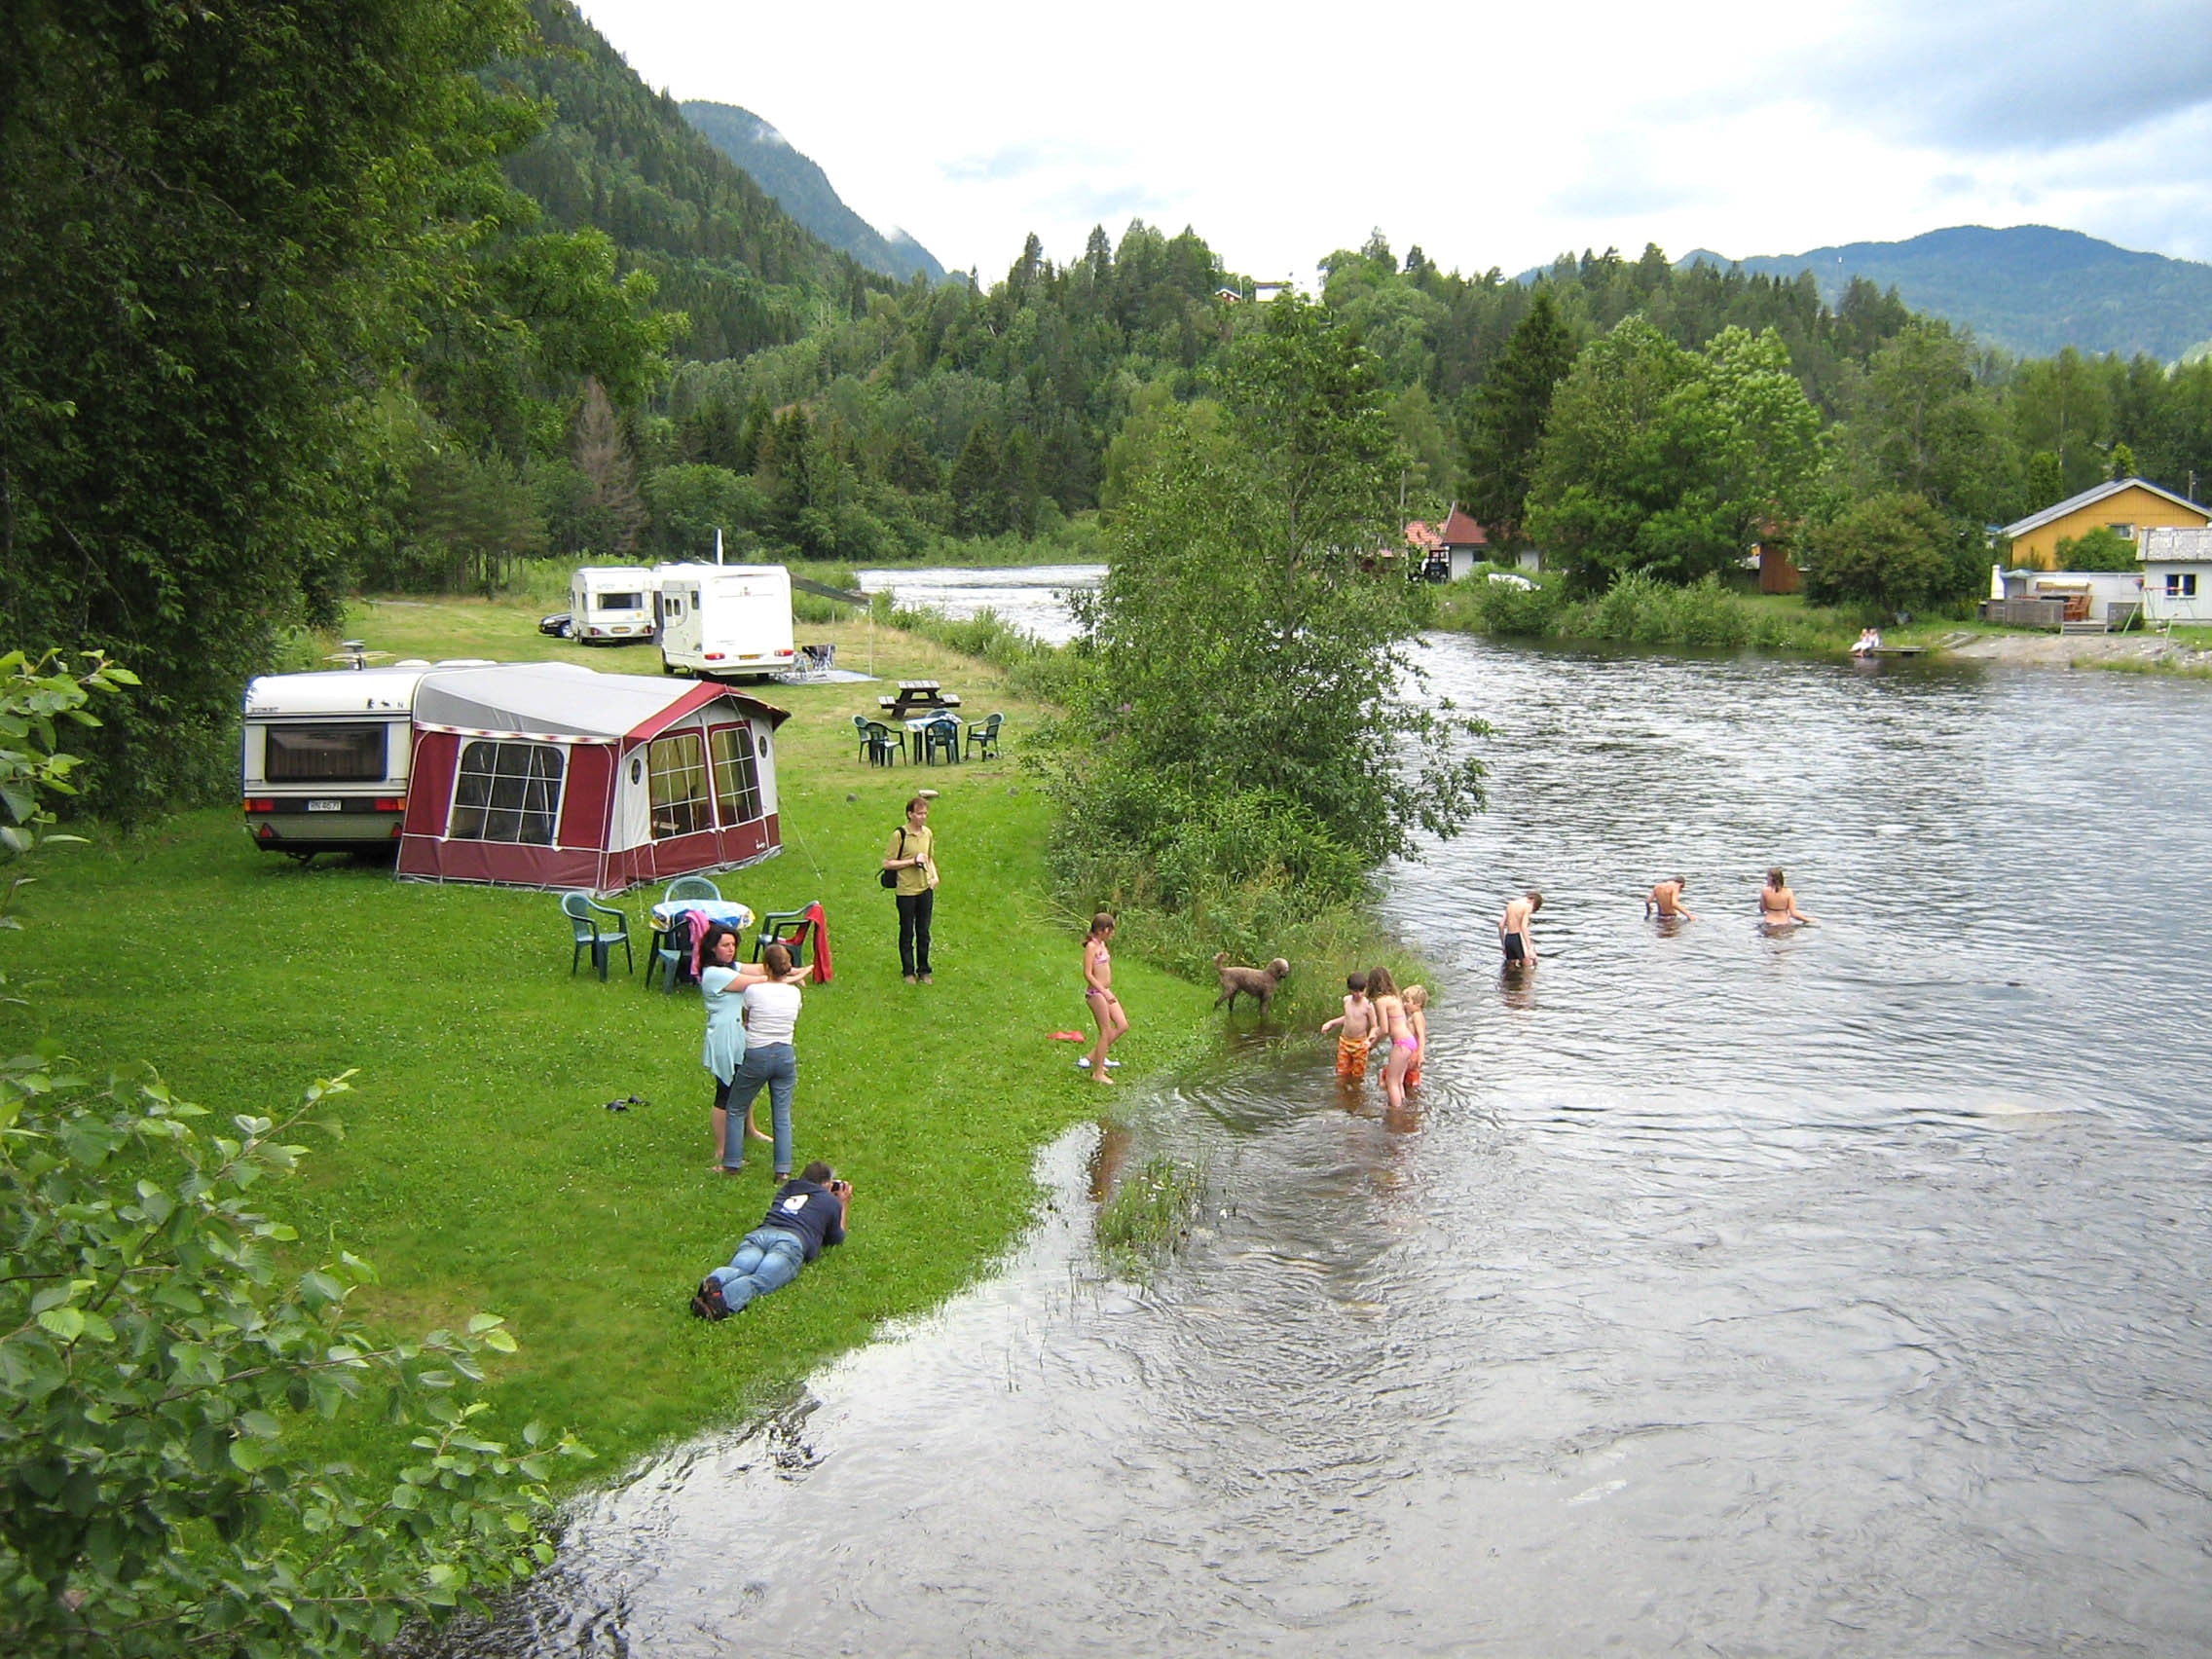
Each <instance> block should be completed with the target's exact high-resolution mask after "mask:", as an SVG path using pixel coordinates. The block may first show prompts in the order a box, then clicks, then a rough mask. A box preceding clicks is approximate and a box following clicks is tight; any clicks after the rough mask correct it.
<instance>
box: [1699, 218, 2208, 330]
mask: <svg viewBox="0 0 2212 1659" xmlns="http://www.w3.org/2000/svg"><path fill="white" fill-rule="evenodd" d="M1698 260H1705V261H1707V262H1709V263H1711V264H1714V265H1716V266H1718V267H1721V268H1722V269H1725V268H1726V267H1727V265H1728V263H1729V261H1728V260H1727V259H1726V258H1724V257H1723V256H1721V255H1719V254H1716V253H1709V252H1707V251H1706V250H1704V249H1702V248H1701V249H1699V250H1698V251H1697V252H1695V253H1692V254H1690V255H1688V256H1687V257H1686V258H1685V260H1684V261H1683V263H1684V264H1690V263H1694V262H1696V261H1698ZM1737 263H1739V264H1741V265H1742V267H1743V268H1744V269H1745V270H1746V271H1752V272H1760V273H1764V274H1765V275H1767V276H1781V277H1785V278H1788V277H1791V276H1796V275H1797V274H1798V273H1799V272H1801V271H1810V272H1812V273H1813V276H1814V277H1815V279H1816V280H1817V281H1819V283H1820V285H1821V291H1822V293H1823V294H1824V295H1825V296H1826V297H1827V298H1828V299H1829V300H1831V301H1833V300H1835V299H1836V298H1838V297H1839V296H1840V294H1841V293H1842V290H1843V288H1844V286H1845V285H1846V284H1847V283H1849V282H1851V281H1852V280H1854V279H1855V278H1856V279H1860V280H1863V281H1870V282H1874V283H1876V284H1878V285H1880V286H1882V287H1893V286H1894V287H1895V288H1896V289H1897V290H1898V293H1899V296H1900V297H1901V298H1902V299H1903V300H1904V302H1905V303H1906V304H1907V305H1909V306H1911V307H1913V308H1914V309H1915V310H1916V311H1923V312H1930V313H1934V314H1935V315H1936V316H1940V317H1943V318H1946V319H1947V320H1949V321H1950V322H1952V323H1955V324H1957V325H1958V326H1960V327H1962V328H1971V329H1972V330H1973V332H1974V336H1975V338H1977V339H1979V340H1981V341H1984V342H1986V343H1987V344H1989V345H1991V346H1997V347H2002V348H2003V349H2004V350H2008V351H2017V352H2023V353H2026V354H2029V355H2043V354H2048V353H2052V352H2056V351H2060V350H2065V349H2066V348H2067V347H2069V346H2071V347H2073V348H2074V349H2075V350H2081V351H2096V352H2103V351H2118V352H2120V354H2121V355H2122V356H2132V355H2133V354H2134V353H2136V352H2138V351H2142V352H2147V353H2148V354H2149V355H2151V356H2153V357H2156V358H2157V359H2158V360H2159V361H2161V362H2168V363H2170V362H2173V361H2175V360H2176V359H2177V358H2179V357H2180V356H2181V355H2182V353H2183V352H2185V351H2187V350H2190V348H2192V347H2194V346H2200V345H2203V344H2205V343H2207V342H2212V265H2205V264H2201V263H2199V262H2197V261H2195V260H2191V259H2169V258H2167V257H2166V256H2165V255H2164V254H2158V253H2139V252H2136V251H2135V250H2133V249H2130V248H2124V247H2115V246H2114V245H2113V244H2112V243H2111V242H2108V241H2099V240H2096V239H2095V238H2094V237H2085V236H2083V234H2082V233H2081V232H2080V231H2062V230H2054V229H2052V228H2051V227H2050V226H2048V225H2016V226H2014V227H2012V228H2011V229H2009V230H2001V231H2000V230H1990V229H1987V228H1985V227H1983V226H1980V225H1960V226H1956V227H1954V228H1952V229H1950V230H1945V231H1930V232H1928V233H1927V234H1926V235H1925V236H1918V237H1914V238H1912V239H1911V240H1907V241H1896V242H1851V243H1848V244H1846V245H1844V246H1841V247H1816V248H1813V249H1811V250H1809V251H1807V252H1805V253H1790V254H1771V255H1760V256H1758V257H1755V258H1751V259H1744V260H1741V261H1738V262H1737Z"/></svg>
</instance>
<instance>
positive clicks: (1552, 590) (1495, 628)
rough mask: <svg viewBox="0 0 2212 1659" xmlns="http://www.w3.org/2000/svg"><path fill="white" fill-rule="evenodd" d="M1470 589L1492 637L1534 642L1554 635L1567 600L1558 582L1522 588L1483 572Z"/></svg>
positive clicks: (1514, 583) (1542, 582)
mask: <svg viewBox="0 0 2212 1659" xmlns="http://www.w3.org/2000/svg"><path fill="white" fill-rule="evenodd" d="M1469 588H1470V592H1471V593H1472V595H1473V598H1474V607H1475V614H1476V616H1477V617H1479V618H1480V619H1481V621H1482V625H1483V627H1484V628H1486V629H1487V630H1489V631H1490V632H1491V633H1493V634H1512V635H1521V636H1526V637H1528V638H1531V639H1536V638H1541V637H1542V636H1543V635H1545V634H1548V633H1550V632H1551V630H1552V627H1553V625H1554V624H1555V623H1556V622H1557V621H1558V620H1559V614H1560V610H1561V608H1562V607H1563V605H1564V604H1565V602H1566V598H1567V589H1566V587H1565V585H1564V584H1563V583H1561V582H1560V581H1558V580H1557V579H1539V580H1538V581H1536V582H1535V584H1534V585H1533V586H1531V587H1523V586H1522V585H1521V584H1520V583H1519V582H1493V581H1492V580H1491V579H1490V575H1489V572H1488V571H1476V572H1475V575H1474V578H1473V581H1472V582H1471V584H1469Z"/></svg>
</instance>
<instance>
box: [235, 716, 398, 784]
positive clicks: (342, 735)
mask: <svg viewBox="0 0 2212 1659" xmlns="http://www.w3.org/2000/svg"><path fill="white" fill-rule="evenodd" d="M386 729H387V728H386V727H385V726H383V725H381V724H380V725H273V726H268V727H265V728H264V730H265V732H266V737H265V746H264V748H263V750H262V759H261V775H262V776H263V777H264V778H266V779H268V780H269V782H271V783H273V784H373V783H380V782H382V781H383V779H384V770H385V766H384V737H385V731H386Z"/></svg>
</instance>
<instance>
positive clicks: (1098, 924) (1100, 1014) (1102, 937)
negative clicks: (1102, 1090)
mask: <svg viewBox="0 0 2212 1659" xmlns="http://www.w3.org/2000/svg"><path fill="white" fill-rule="evenodd" d="M1113 937H1114V918H1113V917H1112V916H1109V915H1107V914H1106V912H1105V911H1103V910H1101V911H1100V912H1099V913H1098V914H1097V915H1095V916H1093V917H1091V918H1090V934H1089V937H1088V938H1087V939H1086V940H1084V941H1083V1000H1084V1001H1085V1002H1086V1003H1088V1004H1089V1005H1090V1017H1091V1018H1093V1019H1095V1020H1096V1021H1098V1046H1097V1047H1096V1048H1094V1049H1092V1050H1091V1051H1090V1053H1089V1056H1088V1058H1089V1061H1090V1081H1091V1082H1092V1083H1112V1082H1113V1081H1114V1080H1113V1079H1112V1078H1110V1077H1108V1076H1107V1075H1106V1068H1107V1066H1108V1065H1110V1064H1114V1063H1117V1062H1114V1061H1110V1060H1108V1059H1107V1058H1106V1051H1107V1050H1109V1049H1111V1048H1112V1047H1113V1046H1114V1045H1115V1044H1116V1043H1117V1042H1119V1041H1120V1040H1121V1039H1122V1037H1123V1036H1124V1034H1126V1033H1127V1031H1128V1029H1129V1016H1128V1015H1127V1014H1124V1013H1123V1012H1122V999H1121V998H1119V997H1117V996H1116V995H1115V994H1114V958H1113V956H1112V954H1111V953H1110V952H1109V951H1108V950H1107V948H1106V941H1107V940H1110V939H1112V938H1113Z"/></svg>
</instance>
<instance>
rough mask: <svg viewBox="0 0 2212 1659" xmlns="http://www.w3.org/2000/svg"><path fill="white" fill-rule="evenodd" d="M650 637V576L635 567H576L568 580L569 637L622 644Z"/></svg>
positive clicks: (583, 641)
mask: <svg viewBox="0 0 2212 1659" xmlns="http://www.w3.org/2000/svg"><path fill="white" fill-rule="evenodd" d="M652 637H653V573H652V571H647V570H645V569H643V568H641V567H639V566H635V565H579V566H577V567H576V572H575V574H574V575H572V576H571V577H570V578H569V638H570V639H571V640H574V641H576V642H577V643H578V644H579V645H635V644H639V643H642V642H644V641H645V640H649V639H651V638H652Z"/></svg>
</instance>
